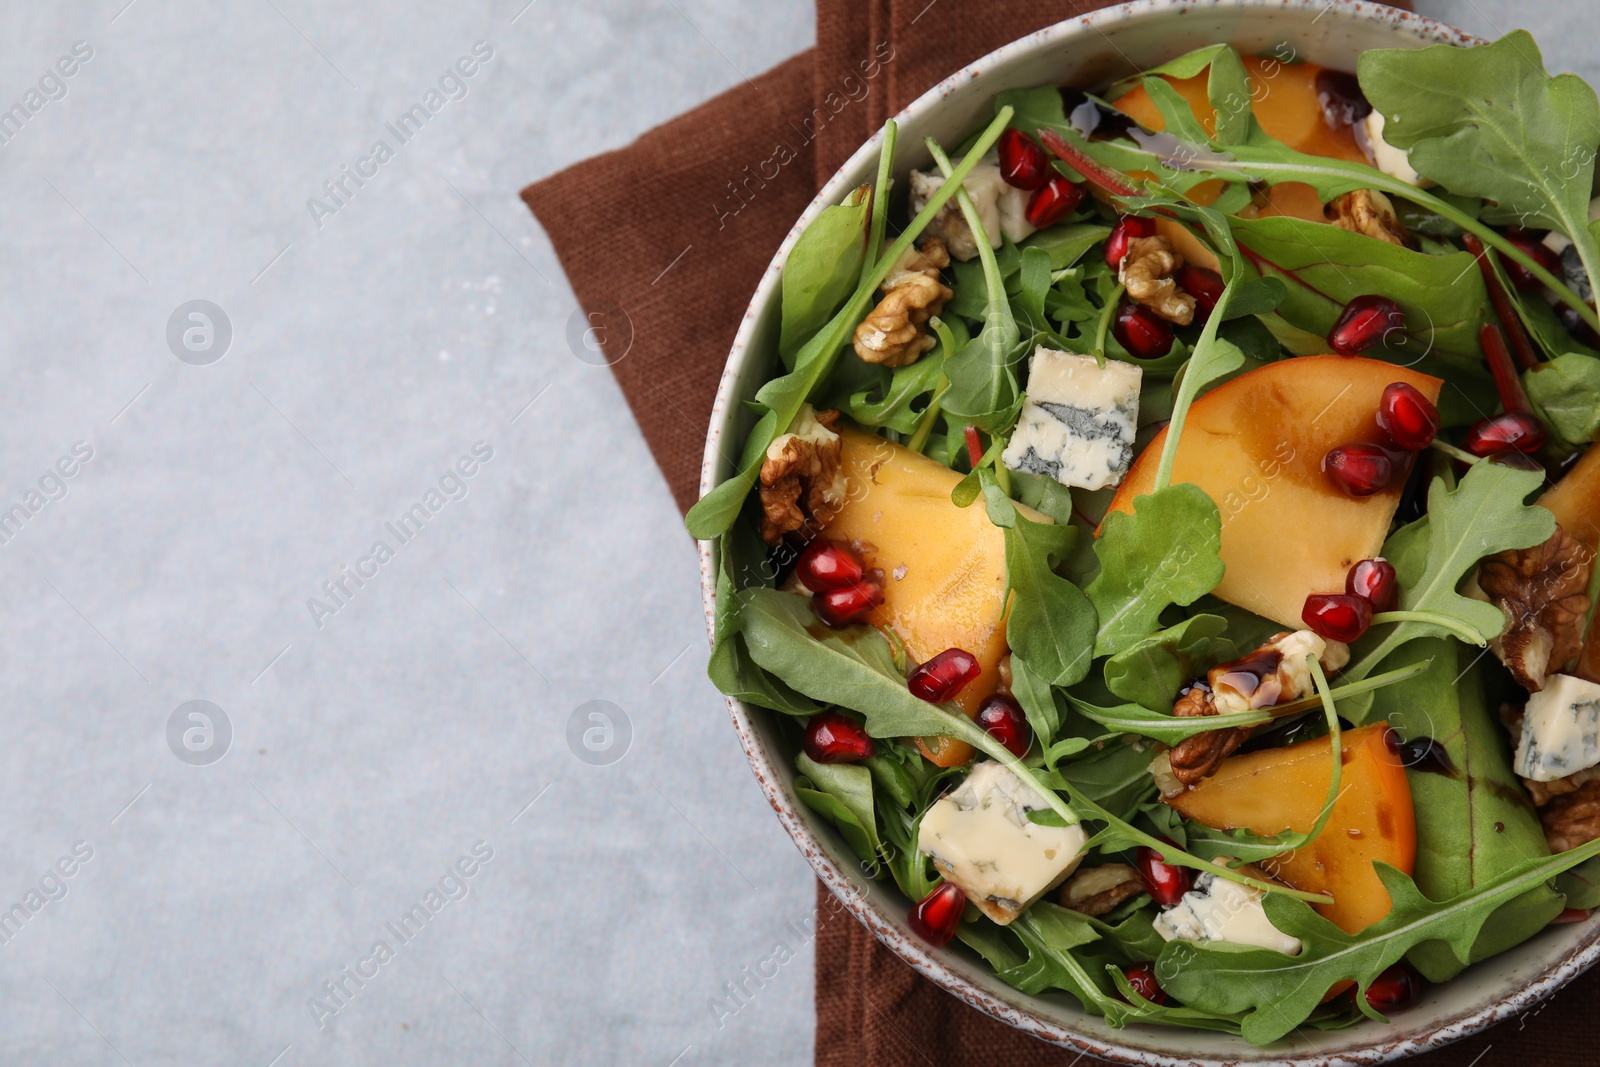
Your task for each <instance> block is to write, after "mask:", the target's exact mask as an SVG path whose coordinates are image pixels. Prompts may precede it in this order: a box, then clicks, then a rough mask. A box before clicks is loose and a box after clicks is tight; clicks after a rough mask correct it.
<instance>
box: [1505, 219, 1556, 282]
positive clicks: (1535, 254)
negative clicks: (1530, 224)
mask: <svg viewBox="0 0 1600 1067" xmlns="http://www.w3.org/2000/svg"><path fill="white" fill-rule="evenodd" d="M1506 240H1508V241H1510V242H1511V243H1512V244H1514V245H1516V246H1517V251H1519V252H1521V253H1522V254H1523V255H1525V256H1527V257H1528V258H1529V259H1531V260H1533V261H1534V262H1535V263H1537V264H1539V266H1541V267H1543V268H1544V269H1545V270H1547V271H1549V272H1550V273H1551V274H1554V275H1555V276H1556V277H1557V278H1560V277H1562V274H1563V272H1564V270H1565V268H1563V267H1562V266H1561V257H1560V256H1558V255H1557V254H1556V253H1555V251H1554V250H1553V249H1552V248H1550V246H1548V245H1546V244H1545V243H1544V238H1543V237H1541V236H1540V235H1538V234H1534V233H1530V232H1528V231H1527V230H1507V231H1506ZM1496 255H1498V256H1499V257H1500V266H1501V267H1503V268H1504V269H1505V272H1506V277H1507V278H1509V279H1511V287H1512V288H1513V289H1515V290H1516V291H1517V292H1519V293H1531V292H1533V291H1534V290H1536V289H1542V288H1544V283H1543V282H1541V281H1540V280H1539V279H1538V278H1535V277H1534V276H1533V272H1532V271H1530V270H1529V269H1528V268H1527V267H1524V266H1523V265H1522V264H1521V263H1518V262H1517V261H1516V260H1514V259H1512V258H1511V257H1509V256H1507V255H1506V254H1505V253H1503V252H1497V253H1496Z"/></svg>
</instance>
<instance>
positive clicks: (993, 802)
mask: <svg viewBox="0 0 1600 1067" xmlns="http://www.w3.org/2000/svg"><path fill="white" fill-rule="evenodd" d="M1042 810H1048V806H1047V805H1046V804H1045V802H1044V798H1043V797H1041V796H1039V794H1038V793H1037V792H1035V791H1034V788H1033V786H1031V785H1029V784H1028V783H1026V782H1024V781H1023V780H1022V779H1021V778H1018V777H1017V776H1016V775H1015V774H1013V773H1012V772H1011V771H1010V770H1009V769H1008V768H1006V767H1005V766H1004V765H1003V764H1000V763H996V762H994V761H993V760H987V761H984V762H982V763H979V764H977V765H976V766H974V767H973V768H972V773H971V774H969V775H967V777H966V780H965V781H963V782H962V783H961V785H960V786H959V787H958V788H956V789H953V790H951V791H950V793H948V794H947V795H945V796H944V797H941V798H940V799H939V800H938V801H937V802H936V803H935V804H934V805H933V807H931V808H929V809H928V811H927V813H926V814H925V815H923V817H922V825H921V828H920V829H919V831H918V833H917V848H918V849H919V850H920V851H921V852H922V853H923V855H925V856H927V857H928V858H929V859H931V860H933V864H934V866H935V867H937V868H938V869H939V873H940V874H942V875H944V877H945V880H946V881H948V882H953V883H955V884H956V885H958V886H960V887H961V888H962V890H963V891H964V892H965V893H966V894H967V899H968V900H970V901H971V902H972V903H973V904H975V905H977V906H978V909H979V910H980V911H982V912H983V913H984V914H985V915H987V916H988V917H989V918H991V919H993V920H994V921H995V922H997V923H999V924H1000V925H1001V926H1004V925H1006V924H1007V923H1009V922H1011V920H1013V919H1015V918H1016V917H1017V916H1019V915H1021V914H1022V913H1023V912H1025V911H1027V910H1028V908H1029V907H1031V906H1032V904H1033V902H1034V901H1036V900H1038V899H1039V898H1040V897H1042V896H1043V895H1044V894H1046V893H1048V892H1049V891H1050V890H1052V889H1054V888H1055V887H1056V886H1058V885H1060V884H1061V883H1062V882H1063V881H1064V880H1065V879H1066V877H1067V875H1069V874H1071V873H1072V871H1073V869H1074V868H1075V867H1077V866H1078V862H1079V861H1080V860H1082V859H1083V856H1084V852H1085V848H1084V846H1085V845H1086V844H1087V843H1088V840H1089V835H1088V834H1086V833H1085V832H1084V830H1083V827H1081V826H1043V825H1041V824H1039V823H1035V822H1030V821H1029V820H1028V812H1030V811H1042Z"/></svg>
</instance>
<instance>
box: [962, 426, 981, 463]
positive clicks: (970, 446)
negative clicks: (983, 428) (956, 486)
mask: <svg viewBox="0 0 1600 1067" xmlns="http://www.w3.org/2000/svg"><path fill="white" fill-rule="evenodd" d="M962 432H963V433H964V434H966V437H967V460H968V462H970V463H971V464H972V469H973V470H977V469H978V464H979V463H982V462H983V439H982V438H981V437H979V436H978V428H977V427H976V426H972V425H968V426H967V428H966V429H965V430H963V431H962Z"/></svg>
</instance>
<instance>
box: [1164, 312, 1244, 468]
mask: <svg viewBox="0 0 1600 1067" xmlns="http://www.w3.org/2000/svg"><path fill="white" fill-rule="evenodd" d="M1233 290H1234V287H1233V285H1232V284H1231V283H1230V284H1229V285H1228V286H1227V287H1226V288H1225V289H1223V290H1222V296H1221V297H1219V298H1218V300H1217V306H1216V308H1215V309H1214V310H1213V311H1212V312H1211V318H1210V319H1209V320H1208V321H1207V322H1206V325H1205V329H1203V330H1201V331H1200V340H1199V341H1197V342H1195V346H1194V355H1193V356H1191V357H1190V359H1189V362H1188V364H1187V365H1186V366H1185V368H1184V373H1183V381H1182V382H1181V383H1179V385H1178V389H1177V392H1176V393H1175V394H1173V398H1172V421H1171V422H1170V423H1169V424H1168V426H1167V440H1166V444H1165V445H1163V446H1162V449H1161V464H1160V465H1159V466H1158V467H1157V468H1156V483H1155V487H1156V490H1157V491H1158V492H1159V491H1160V490H1162V489H1165V488H1167V487H1168V486H1169V485H1170V484H1171V482H1172V464H1173V463H1174V462H1175V461H1176V459H1177V456H1178V441H1179V439H1181V438H1182V437H1183V426H1184V423H1185V422H1187V421H1188V419H1189V407H1190V405H1192V404H1193V403H1194V398H1195V397H1197V396H1199V395H1200V390H1201V389H1203V388H1204V387H1205V386H1207V385H1209V384H1210V383H1211V382H1213V381H1215V380H1216V379H1218V378H1220V377H1222V376H1223V375H1225V374H1232V373H1233V372H1234V371H1236V370H1238V369H1239V368H1240V367H1243V366H1244V353H1243V352H1241V351H1239V347H1238V346H1237V345H1235V344H1234V343H1233V342H1232V341H1228V340H1225V339H1223V338H1221V337H1218V336H1217V329H1218V328H1219V327H1220V326H1221V325H1222V320H1223V319H1224V318H1226V317H1227V314H1228V302H1229V299H1230V298H1231V297H1232V296H1233Z"/></svg>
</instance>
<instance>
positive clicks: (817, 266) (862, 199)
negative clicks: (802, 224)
mask: <svg viewBox="0 0 1600 1067" xmlns="http://www.w3.org/2000/svg"><path fill="white" fill-rule="evenodd" d="M871 211H872V187H871V186H868V185H863V186H861V187H860V188H858V189H855V190H853V191H852V192H851V193H850V195H849V196H848V197H846V198H845V201H844V203H842V204H835V205H833V206H832V207H829V208H825V209H824V210H823V211H822V213H821V214H820V215H818V216H817V217H816V218H815V219H814V220H812V222H811V225H809V226H807V227H806V230H805V232H804V233H802V234H801V235H800V239H799V240H798V241H796V242H795V244H794V248H793V249H791V250H790V252H789V258H788V259H787V260H786V261H785V262H784V265H783V301H782V304H783V325H782V327H781V328H780V330H779V333H778V338H779V339H778V355H779V356H780V357H781V358H782V359H783V365H784V367H785V368H786V369H788V370H793V369H794V355H795V353H796V352H798V351H799V350H800V346H801V345H803V344H804V343H805V342H806V341H807V340H808V339H809V338H810V337H811V336H812V335H813V334H814V333H816V332H817V331H818V330H820V329H821V328H822V327H823V326H824V325H826V324H827V321H828V320H829V319H831V318H832V317H833V315H834V312H836V311H838V310H839V306H840V305H841V304H843V303H844V302H845V301H846V300H848V299H849V298H850V295H851V294H852V293H854V292H855V291H856V285H857V283H858V282H859V281H860V280H861V265H862V261H863V260H865V259H866V255H867V235H868V231H869V228H870V223H871Z"/></svg>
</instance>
